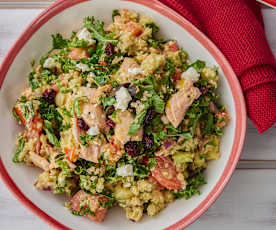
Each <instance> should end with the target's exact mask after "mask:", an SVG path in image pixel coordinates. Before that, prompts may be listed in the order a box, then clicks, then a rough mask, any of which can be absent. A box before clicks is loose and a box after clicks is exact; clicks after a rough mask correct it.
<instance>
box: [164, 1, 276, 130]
mask: <svg viewBox="0 0 276 230" xmlns="http://www.w3.org/2000/svg"><path fill="white" fill-rule="evenodd" d="M159 1H160V2H162V3H163V4H165V5H167V6H168V7H170V8H172V9H174V10H175V11H177V12H178V13H179V14H181V15H182V16H183V17H185V18H186V19H188V20H189V21H190V22H192V23H193V24H194V25H195V26H196V27H197V28H198V29H200V30H201V31H202V32H203V33H205V34H206V35H207V36H208V37H209V38H210V39H211V40H212V41H213V42H214V43H215V44H216V45H217V47H218V48H219V49H220V50H221V51H222V52H223V53H224V55H225V57H226V58H227V59H228V61H229V62H230V64H231V65H232V68H233V70H234V71H235V73H236V75H237V76H238V78H239V81H240V83H241V87H242V90H243V92H244V97H245V100H246V104H247V113H248V116H249V118H250V119H251V120H252V122H253V123H254V125H255V126H256V128H257V129H258V131H259V132H260V133H262V132H264V131H265V130H267V129H268V128H270V127H271V126H272V125H273V124H274V123H275V122H276V60H275V58H274V56H273V53H272V51H271V49H270V47H269V44H268V42H267V39H266V36H265V31H264V24H263V18H262V14H261V9H260V5H259V4H258V3H257V2H256V1H255V0H159Z"/></svg>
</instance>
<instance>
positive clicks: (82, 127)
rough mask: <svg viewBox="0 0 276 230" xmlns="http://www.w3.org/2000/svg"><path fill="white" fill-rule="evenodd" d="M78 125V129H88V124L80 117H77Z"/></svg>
mask: <svg viewBox="0 0 276 230" xmlns="http://www.w3.org/2000/svg"><path fill="white" fill-rule="evenodd" d="M78 126H79V128H80V129H82V130H84V131H87V130H88V129H89V126H88V125H87V124H86V123H85V121H84V120H83V119H82V118H78Z"/></svg>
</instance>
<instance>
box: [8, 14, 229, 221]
mask: <svg viewBox="0 0 276 230" xmlns="http://www.w3.org/2000/svg"><path fill="white" fill-rule="evenodd" d="M112 19H113V22H112V23H111V24H110V25H108V26H104V23H103V22H102V21H99V20H96V19H95V18H94V17H85V18H84V20H83V27H82V28H80V29H79V30H78V31H77V32H72V36H71V37H70V38H64V37H63V36H62V35H61V34H54V35H52V49H51V50H50V51H49V52H48V53H47V54H46V55H45V56H43V57H42V58H41V59H40V60H39V61H35V60H34V61H32V62H31V66H32V72H31V73H30V74H29V76H28V81H29V87H28V88H27V89H26V90H25V91H24V92H22V94H21V95H20V97H19V98H18V100H17V101H16V103H15V105H14V107H13V111H12V113H13V115H14V117H15V119H16V120H18V121H19V123H20V124H21V125H22V126H24V131H23V132H21V133H19V136H18V138H17V150H16V152H15V154H14V157H13V162H14V163H21V162H22V163H24V164H26V165H29V166H36V167H39V168H41V169H42V170H43V171H42V173H41V174H40V175H39V176H38V177H37V179H36V181H35V183H34V186H35V187H36V188H37V189H41V190H46V191H51V192H52V193H53V194H65V195H67V196H68V197H69V199H68V202H66V203H65V207H66V208H67V209H68V210H70V211H71V212H72V214H74V215H79V216H87V217H89V218H91V219H92V220H95V221H97V222H101V221H103V220H104V218H105V215H106V213H107V211H108V210H109V209H111V208H112V207H114V206H120V207H122V208H123V209H124V210H125V212H126V217H127V218H128V219H130V220H133V221H139V220H140V219H141V218H142V216H143V214H147V215H149V216H155V215H157V214H158V213H159V212H160V211H161V210H162V209H164V208H165V207H166V206H167V205H168V204H169V203H170V202H173V201H174V200H175V199H180V198H184V199H189V198H191V197H192V196H193V195H199V194H200V186H201V185H203V184H205V183H206V181H205V179H204V170H205V169H206V168H207V166H208V162H209V161H210V160H216V159H218V158H219V157H220V152H219V145H220V137H221V135H223V131H222V129H223V127H224V126H225V125H226V124H227V122H228V120H229V119H230V116H229V115H228V113H227V112H226V109H225V107H224V106H222V105H221V104H219V103H218V101H217V99H218V97H219V95H218V94H217V93H216V88H217V87H218V80H219V76H218V71H217V68H216V67H212V68H210V67H207V66H206V65H205V62H204V61H202V60H197V61H195V62H191V61H190V60H189V57H188V54H187V53H186V52H185V51H184V50H183V49H182V48H180V47H179V46H178V43H177V41H176V40H173V39H170V40H166V39H163V38H160V36H158V31H159V27H158V26H157V24H156V23H154V22H153V20H152V19H151V18H150V17H147V16H142V15H139V14H138V13H136V12H134V11H130V10H127V9H122V10H114V11H113V12H112Z"/></svg>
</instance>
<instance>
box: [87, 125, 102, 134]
mask: <svg viewBox="0 0 276 230" xmlns="http://www.w3.org/2000/svg"><path fill="white" fill-rule="evenodd" d="M87 134H88V135H90V136H97V135H98V134H100V130H99V127H98V126H92V127H90V129H88V131H87Z"/></svg>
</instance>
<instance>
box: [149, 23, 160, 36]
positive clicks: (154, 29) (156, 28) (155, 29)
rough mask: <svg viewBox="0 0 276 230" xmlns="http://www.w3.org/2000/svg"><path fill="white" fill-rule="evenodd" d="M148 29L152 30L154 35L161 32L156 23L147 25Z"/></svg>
mask: <svg viewBox="0 0 276 230" xmlns="http://www.w3.org/2000/svg"><path fill="white" fill-rule="evenodd" d="M146 27H149V28H152V33H153V34H155V33H157V32H159V30H160V29H159V27H158V26H157V25H156V24H155V23H153V22H151V23H147V24H146Z"/></svg>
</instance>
